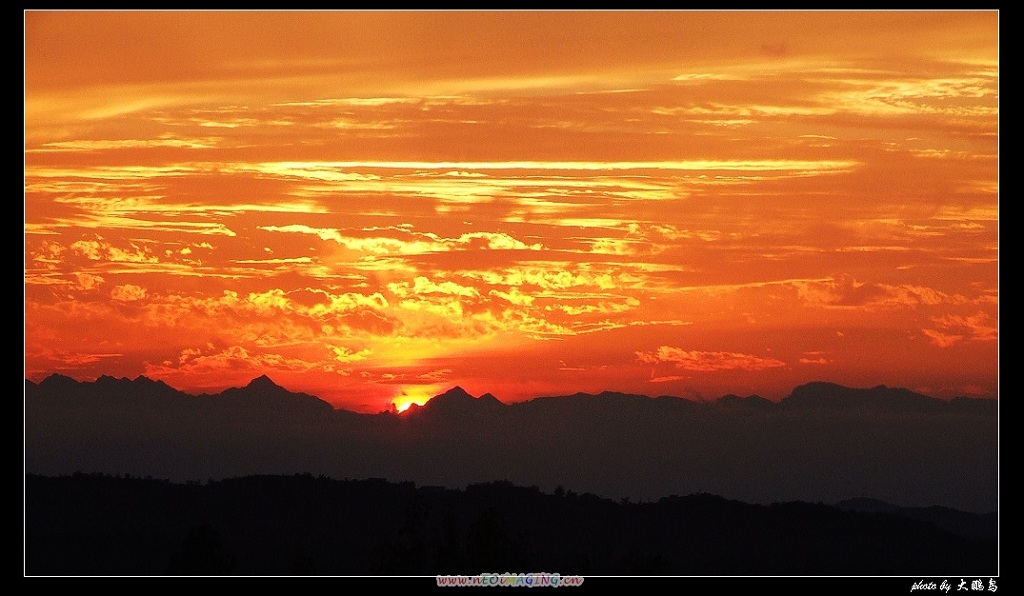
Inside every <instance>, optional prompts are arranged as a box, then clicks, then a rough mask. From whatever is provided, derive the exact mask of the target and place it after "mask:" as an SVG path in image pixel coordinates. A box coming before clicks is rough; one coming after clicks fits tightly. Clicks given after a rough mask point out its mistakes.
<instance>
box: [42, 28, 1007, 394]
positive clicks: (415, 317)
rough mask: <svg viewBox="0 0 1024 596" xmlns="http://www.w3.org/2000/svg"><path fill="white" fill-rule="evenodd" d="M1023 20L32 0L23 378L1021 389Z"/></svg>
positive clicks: (391, 388)
mask: <svg viewBox="0 0 1024 596" xmlns="http://www.w3.org/2000/svg"><path fill="white" fill-rule="evenodd" d="M998 25H999V14H998V13H997V12H995V11H976V12H971V11H968V12H873V11H868V12H785V11H784V12H732V11H724V12H689V11H681V12H658V11H655V12H586V11H584V12H500V11H497V12H440V11H438V12H404V11H394V12H348V11H339V12H215V11H211V12H201V11H200V12H62V11H52V12H49V11H28V12H26V13H25V14H24V32H25V212H24V218H25V235H24V238H25V261H24V262H25V346H24V348H25V376H26V378H28V379H32V380H35V381H38V380H40V379H42V378H44V377H45V376H47V375H48V374H50V373H53V372H59V373H62V374H66V375H69V376H72V377H74V378H76V379H79V380H92V379H95V378H96V377H98V376H99V375H102V374H108V375H113V376H116V377H121V376H126V377H130V378H134V377H136V376H138V375H146V376H147V377H150V378H153V379H161V380H163V381H165V382H166V383H168V384H169V385H171V386H173V387H175V388H178V389H181V390H183V391H187V392H189V393H201V392H216V391H220V390H222V389H224V388H226V387H232V386H241V385H244V384H246V383H247V382H248V381H249V380H251V379H252V378H254V377H256V376H259V375H261V374H264V373H265V374H267V375H269V376H270V377H271V378H272V379H273V380H274V381H275V382H277V383H278V384H280V385H283V386H285V387H286V388H288V389H290V390H293V391H305V392H308V393H312V394H315V395H318V396H320V397H322V398H323V399H325V400H327V401H330V402H331V403H333V404H334V405H336V406H338V407H343V408H347V409H352V410H357V411H363V412H377V411H381V410H383V409H385V408H387V407H389V406H390V404H391V403H395V404H397V405H399V406H400V407H401V406H404V405H406V404H408V403H409V402H410V401H413V400H415V401H417V402H422V401H423V400H424V399H425V398H426V397H427V396H430V395H434V394H436V393H439V392H441V391H443V390H445V389H447V388H449V387H451V386H453V385H456V384H458V385H461V386H463V387H464V388H466V389H467V390H468V391H470V392H471V393H473V394H480V393H483V392H488V391H489V392H492V393H494V394H495V395H496V396H498V397H499V398H500V399H501V400H503V401H506V402H512V401H517V400H523V399H527V398H531V397H536V396H539V395H558V394H565V393H575V392H577V391H586V392H597V391H602V390H615V391H627V392H634V393H644V394H648V395H663V394H667V395H678V396H682V397H691V398H700V399H710V398H715V397H719V396H721V395H723V394H726V393H737V394H740V395H747V394H750V393H755V392H756V393H758V394H760V395H763V396H765V397H768V398H770V399H774V400H777V399H780V398H782V397H784V396H785V395H787V394H788V393H789V391H790V390H791V389H792V388H793V387H794V386H796V385H798V384H800V383H804V382H807V381H812V380H827V381H833V382H837V383H842V384H846V385H850V386H861V387H864V386H874V385H878V384H886V385H890V386H900V387H907V388H911V389H914V390H917V391H921V392H924V393H927V394H929V395H933V396H937V397H952V396H954V395H969V396H983V397H995V396H996V395H997V385H998V339H999V333H998V307H999V292H998V249H999V245H998V223H999V222H998V216H999V210H998V207H999V194H998V193H999V183H998V180H999V177H998V140H999V139H998V130H999V127H998V116H999V112H998V100H999V96H998V83H999V60H998V47H999V46H998Z"/></svg>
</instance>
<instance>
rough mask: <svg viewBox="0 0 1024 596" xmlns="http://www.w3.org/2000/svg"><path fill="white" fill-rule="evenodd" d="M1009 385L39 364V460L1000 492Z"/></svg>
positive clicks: (28, 435) (638, 495)
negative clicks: (360, 380)
mask: <svg viewBox="0 0 1024 596" xmlns="http://www.w3.org/2000/svg"><path fill="white" fill-rule="evenodd" d="M997 430H998V402H997V401H996V400H985V399H974V398H967V397H962V398H956V399H953V400H950V401H944V400H939V399H935V398H932V397H928V396H925V395H922V394H919V393H915V392H912V391H909V390H907V389H900V388H888V387H885V386H881V385H880V386H877V387H873V388H870V389H856V388H849V387H844V386H841V385H837V384H833V383H825V382H814V383H808V384H805V385H800V386H798V387H796V388H794V389H793V391H792V392H791V394H790V395H789V396H787V397H786V398H784V399H782V400H781V401H780V402H778V403H775V402H772V401H769V400H767V399H764V398H763V397H760V396H757V395H750V396H747V397H741V396H737V395H726V396H723V397H721V398H719V399H717V400H713V401H707V402H698V401H693V400H688V399H684V398H679V397H672V396H658V397H648V396H643V395H636V394H627V393H619V392H611V391H606V392H602V393H599V394H586V393H576V394H572V395H563V396H550V397H539V398H536V399H532V400H529V401H524V402H516V403H509V404H506V403H503V402H501V401H500V400H499V399H498V398H496V397H495V396H493V395H491V394H489V393H487V394H484V395H481V396H479V397H474V396H472V395H470V394H469V393H468V392H466V391H465V390H464V389H462V388H461V387H457V386H456V387H453V388H451V389H449V390H448V391H446V392H444V393H441V394H440V395H438V396H436V397H434V398H433V399H431V400H429V401H428V402H427V403H426V404H425V405H423V406H416V405H413V406H411V407H410V408H409V409H408V410H407V411H406V412H403V413H401V414H398V413H395V412H381V413H379V414H361V413H356V412H351V411H347V410H336V409H334V408H333V407H332V406H331V405H330V404H329V403H327V402H325V401H323V400H321V399H319V398H317V397H316V396H313V395H309V394H306V393H296V392H292V391H289V390H287V389H285V388H283V387H281V386H280V385H277V384H276V383H274V382H273V381H272V380H271V379H270V378H269V377H267V376H266V375H262V376H260V377H257V378H255V379H253V380H252V381H251V382H250V383H249V384H247V385H246V386H244V387H241V388H230V389H226V390H224V391H221V392H219V393H215V394H205V393H204V394H201V395H190V394H186V393H183V392H180V391H178V390H176V389H174V388H172V387H170V386H168V385H167V384H165V383H163V382H162V381H154V380H152V379H149V378H147V377H144V376H139V377H136V378H135V379H127V378H120V379H118V378H114V377H109V376H102V377H99V378H98V379H97V380H96V381H92V382H89V381H83V382H79V381H76V380H74V379H72V378H70V377H67V376H64V375H60V374H53V375H50V376H48V377H46V378H44V379H43V380H42V381H40V382H39V383H34V382H32V381H30V380H26V382H25V466H26V472H29V473H36V474H70V473H74V472H103V473H110V474H124V473H131V474H136V475H150V476H154V477H159V478H167V479H172V480H178V481H189V480H196V479H208V478H228V477H234V476H240V475H246V474H294V473H313V474H325V475H328V476H331V477H335V478H341V477H351V478H370V477H379V478H387V479H389V480H392V481H415V482H418V483H421V484H427V485H438V486H448V487H460V486H466V485H467V484H469V483H474V482H490V481H494V480H499V479H507V480H510V481H513V482H516V483H519V484H522V485H527V486H529V485H536V486H540V487H542V488H544V489H545V490H553V489H554V487H556V486H563V487H565V488H567V489H572V490H575V491H577V492H590V493H593V494H597V495H601V496H605V497H610V498H620V497H628V498H632V499H657V498H660V497H663V496H666V495H672V494H689V493H693V492H701V491H708V492H712V493H714V494H720V495H723V496H726V497H728V498H734V499H739V500H742V501H746V502H751V503H772V502H777V501H784V500H794V499H797V500H806V501H811V502H829V503H835V502H839V501H843V500H846V499H853V498H859V497H864V498H872V499H879V500H882V501H885V502H888V503H894V504H897V505H900V506H910V507H928V506H933V505H936V506H944V507H950V508H955V509H960V510H964V511H973V512H991V511H995V510H996V507H997V502H998V499H997V486H998V463H997V462H998V432H997Z"/></svg>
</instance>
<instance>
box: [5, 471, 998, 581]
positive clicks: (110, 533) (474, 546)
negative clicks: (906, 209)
mask: <svg viewBox="0 0 1024 596" xmlns="http://www.w3.org/2000/svg"><path fill="white" fill-rule="evenodd" d="M25 482H26V486H25V490H26V494H25V497H26V519H25V533H26V544H25V556H26V573H27V574H28V575H174V574H188V575H196V574H198V575H222V574H242V575H292V574H318V575H433V574H439V573H445V574H454V573H458V574H467V575H469V574H477V573H505V572H511V573H521V572H531V571H537V570H546V571H549V572H556V571H557V572H559V573H561V574H562V575H570V574H579V575H684V576H714V575H728V576H734V575H758V576H806V575H814V576H830V575H843V576H924V577H929V576H932V577H934V576H948V577H954V576H955V577H960V576H963V577H979V576H985V577H987V576H997V575H998V572H999V570H998V568H997V540H996V535H995V524H994V521H995V520H994V518H987V519H986V518H985V516H972V515H970V514H963V513H962V512H957V513H959V514H961V515H967V516H968V517H971V518H972V519H973V520H974V521H975V522H976V524H975V526H974V527H975V528H976V529H977V528H981V529H982V531H981V533H980V534H978V533H970V532H969V533H966V534H964V533H957V532H954V531H951V530H949V529H944V528H942V527H940V524H936V523H931V522H928V521H922V520H920V519H913V518H912V517H907V516H905V515H902V514H901V512H900V509H899V508H893V507H888V511H886V512H880V511H870V512H866V511H854V510H850V509H849V508H840V507H833V506H828V505H824V504H820V503H819V504H812V503H806V502H786V503H777V504H772V505H752V504H747V503H742V502H739V501H733V500H727V499H725V498H722V497H718V496H714V495H710V494H706V493H700V494H692V495H689V496H672V497H665V498H662V499H659V500H657V501H655V502H641V503H636V502H628V501H625V500H618V501H613V500H608V499H602V498H599V497H597V496H595V495H592V494H582V495H581V494H576V493H574V492H572V491H564V490H562V489H558V490H556V491H555V493H554V494H547V493H544V492H542V491H540V490H539V489H537V488H536V487H531V488H523V487H519V486H515V485H513V484H512V483H510V482H507V481H500V482H491V483H486V484H474V485H470V486H468V487H467V488H465V489H463V490H451V489H442V488H440V487H431V486H420V487H417V486H416V485H414V484H413V483H410V482H404V483H389V482H386V481H383V480H379V479H370V480H333V479H328V478H324V477H320V478H317V477H313V476H311V475H308V474H303V475H295V476H249V477H240V478H232V479H226V480H221V481H213V482H209V483H205V484H200V483H188V484H174V483H171V482H168V481H163V480H154V479H143V478H123V477H121V478H118V477H111V476H105V475H87V474H75V475H72V476H64V477H45V476H37V475H31V474H30V475H27V476H26V478H25ZM883 505H884V504H883ZM986 528H987V529H986Z"/></svg>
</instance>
